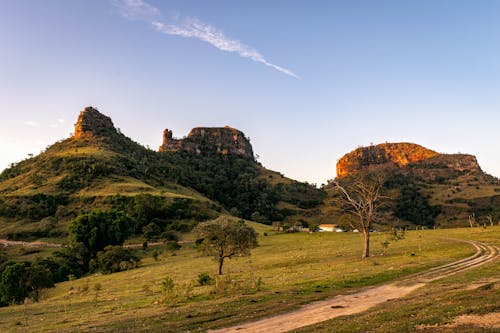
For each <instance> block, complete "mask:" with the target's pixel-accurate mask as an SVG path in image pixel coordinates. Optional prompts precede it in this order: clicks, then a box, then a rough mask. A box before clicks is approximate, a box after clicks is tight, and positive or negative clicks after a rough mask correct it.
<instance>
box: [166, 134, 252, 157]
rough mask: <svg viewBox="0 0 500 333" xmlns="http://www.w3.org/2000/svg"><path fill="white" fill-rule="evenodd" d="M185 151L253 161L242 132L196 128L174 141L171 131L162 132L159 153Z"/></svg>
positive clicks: (248, 144) (250, 147) (249, 146)
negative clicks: (237, 157) (231, 156)
mask: <svg viewBox="0 0 500 333" xmlns="http://www.w3.org/2000/svg"><path fill="white" fill-rule="evenodd" d="M179 150H183V151H187V152H192V153H195V154H198V155H200V154H222V155H234V156H239V157H243V158H246V159H251V160H253V159H254V156H253V149H252V145H251V144H250V141H249V140H248V139H247V138H246V137H245V134H243V132H241V131H239V130H237V129H235V128H232V127H229V126H225V127H196V128H193V129H192V130H191V131H190V132H189V134H188V136H187V137H186V138H184V139H175V138H173V136H172V131H171V130H169V129H165V130H164V131H163V143H162V145H161V146H160V148H159V151H160V152H167V151H179Z"/></svg>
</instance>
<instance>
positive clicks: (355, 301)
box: [209, 241, 499, 333]
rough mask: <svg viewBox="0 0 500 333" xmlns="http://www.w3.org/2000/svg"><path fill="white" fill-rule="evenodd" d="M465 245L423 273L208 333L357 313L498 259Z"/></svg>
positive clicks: (269, 329)
mask: <svg viewBox="0 0 500 333" xmlns="http://www.w3.org/2000/svg"><path fill="white" fill-rule="evenodd" d="M467 243H470V244H471V245H472V246H474V247H475V248H476V253H474V255H472V256H470V257H468V258H465V259H462V260H458V261H455V262H453V263H450V264H446V265H443V266H439V267H436V268H433V269H430V270H427V271H425V272H421V273H417V274H413V275H411V276H408V277H406V278H405V279H403V280H400V281H397V282H394V283H390V284H385V285H381V286H378V287H373V288H369V289H365V290H363V291H360V292H357V293H354V294H349V295H339V296H336V297H333V298H331V299H328V300H325V301H320V302H315V303H311V304H309V305H306V306H304V307H302V308H301V309H298V310H296V311H293V312H289V313H285V314H281V315H277V316H274V317H269V318H264V319H260V320H257V321H253V322H249V323H243V324H241V325H236V326H233V327H229V328H223V329H219V330H213V331H209V332H211V333H229V332H239V333H243V332H252V333H279V332H286V331H290V330H293V329H296V328H299V327H304V326H309V325H313V324H316V323H319V322H322V321H325V320H329V319H333V318H336V317H340V316H346V315H352V314H356V313H360V312H363V311H366V310H368V309H369V308H371V307H373V306H375V305H377V304H380V303H383V302H386V301H389V300H391V299H396V298H401V297H404V296H406V295H408V294H409V293H411V292H412V291H414V290H416V289H418V288H420V287H423V286H425V284H426V283H428V282H431V281H435V280H439V279H443V278H445V277H448V276H451V275H453V274H457V273H459V272H463V271H467V270H469V269H473V268H476V267H478V266H480V265H483V264H485V263H487V262H490V261H493V260H495V259H497V258H498V257H499V254H498V248H497V247H495V246H491V245H487V244H483V243H480V242H476V241H467Z"/></svg>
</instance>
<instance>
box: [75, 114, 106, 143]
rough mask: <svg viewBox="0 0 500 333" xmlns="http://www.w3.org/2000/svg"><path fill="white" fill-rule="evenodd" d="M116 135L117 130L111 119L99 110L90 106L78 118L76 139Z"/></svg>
mask: <svg viewBox="0 0 500 333" xmlns="http://www.w3.org/2000/svg"><path fill="white" fill-rule="evenodd" d="M110 133H116V128H115V126H114V125H113V121H112V120H111V118H110V117H108V116H105V115H103V114H102V113H100V112H99V111H98V110H97V109H95V108H93V107H91V106H88V107H86V108H85V109H84V110H83V111H82V112H80V115H79V116H78V121H77V122H76V124H75V134H74V135H73V137H74V138H75V139H80V138H89V137H95V136H106V135H109V134H110Z"/></svg>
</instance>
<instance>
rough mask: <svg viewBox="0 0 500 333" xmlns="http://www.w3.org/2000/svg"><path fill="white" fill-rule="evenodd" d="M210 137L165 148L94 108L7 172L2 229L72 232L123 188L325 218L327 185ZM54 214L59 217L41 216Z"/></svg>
mask: <svg viewBox="0 0 500 333" xmlns="http://www.w3.org/2000/svg"><path fill="white" fill-rule="evenodd" d="M205 144H210V142H208V143H207V142H204V141H201V142H200V143H197V147H198V149H199V150H200V149H201V151H203V153H201V154H197V153H193V152H190V151H183V150H181V151H167V152H161V153H158V152H155V151H152V150H150V149H147V148H145V147H143V146H141V145H140V144H138V143H136V142H134V141H133V140H131V139H130V138H128V137H126V136H125V135H123V134H122V133H120V131H119V130H117V129H116V128H115V127H114V125H113V123H112V121H111V119H110V118H109V117H107V116H105V115H103V114H101V113H100V112H98V111H97V110H96V109H94V108H91V107H89V108H86V109H85V110H84V111H83V112H82V113H81V114H80V116H79V118H78V121H77V123H76V126H75V134H74V135H73V136H72V137H71V138H68V139H65V140H61V141H59V142H57V143H55V144H54V145H52V146H50V147H48V148H47V149H46V150H45V151H44V152H43V153H41V154H40V155H38V156H35V157H32V158H29V159H27V160H24V161H22V162H20V163H17V164H13V165H12V166H11V167H10V168H8V169H6V170H4V171H3V172H2V173H1V174H0V237H10V238H37V237H43V236H45V237H47V236H54V237H57V236H58V235H64V232H65V225H66V224H67V222H68V221H69V220H70V219H72V218H74V217H75V216H76V215H77V214H78V213H79V211H80V210H82V209H90V208H99V207H102V208H113V205H114V202H116V201H114V200H113V199H112V197H113V196H116V195H120V196H126V197H129V198H130V199H129V200H134V199H133V198H134V197H135V196H140V195H151V196H154V197H161V198H164V200H165V201H168V202H172V203H174V202H176V201H179V200H184V201H186V200H187V201H189V202H190V204H189V206H190V208H189V210H191V211H193V212H194V211H195V210H198V211H199V212H201V214H198V215H197V217H196V218H201V216H205V217H207V218H209V217H213V216H216V215H218V214H219V213H220V212H221V211H222V210H224V209H225V210H226V211H227V212H229V213H231V214H233V215H236V216H239V217H243V218H247V219H254V220H257V221H260V222H265V223H271V222H272V221H276V220H279V221H281V220H290V221H291V222H290V223H294V222H295V221H297V220H299V219H301V220H304V219H311V218H313V219H314V218H317V215H318V211H317V210H316V207H317V206H318V205H319V203H321V201H322V199H323V196H324V194H323V192H322V191H320V190H318V189H316V188H314V187H313V186H311V185H309V184H306V183H300V182H296V181H294V180H291V179H287V178H285V177H283V176H281V175H280V174H278V173H276V172H272V171H269V170H267V169H265V168H264V167H262V166H261V165H260V164H258V163H257V162H255V161H254V160H253V159H250V158H243V157H241V156H239V155H232V154H218V153H214V149H213V147H204V146H203V145H205ZM205 148H206V149H205ZM209 148H210V149H209ZM215 151H216V150H215ZM196 207H197V208H196ZM46 218H51V219H55V222H54V221H51V223H50V224H49V225H48V226H44V225H43V223H39V222H40V221H42V220H43V219H46ZM193 218H194V217H193Z"/></svg>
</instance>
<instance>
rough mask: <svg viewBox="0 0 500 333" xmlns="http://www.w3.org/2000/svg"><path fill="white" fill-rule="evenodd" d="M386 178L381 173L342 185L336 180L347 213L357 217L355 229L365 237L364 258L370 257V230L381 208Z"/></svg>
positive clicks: (354, 223) (353, 223) (353, 224)
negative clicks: (382, 190) (382, 191)
mask: <svg viewBox="0 0 500 333" xmlns="http://www.w3.org/2000/svg"><path fill="white" fill-rule="evenodd" d="M384 181H385V179H384V177H383V175H382V174H380V173H370V174H367V175H365V176H364V177H357V178H355V179H354V180H353V181H352V182H350V181H346V182H342V183H344V184H341V182H340V181H339V180H334V181H333V184H334V186H335V189H336V190H338V191H340V192H341V194H342V195H341V198H340V200H341V203H342V204H343V206H347V207H348V209H346V211H347V212H348V213H350V214H352V215H354V216H355V217H356V220H355V221H354V222H352V221H351V222H350V224H351V226H352V227H353V228H356V229H359V230H360V231H361V232H362V233H363V236H364V249H363V255H362V258H368V257H369V256H370V229H371V226H372V222H373V219H374V217H375V213H376V211H377V209H378V208H379V207H380V206H381V200H380V199H381V198H382V196H381V193H380V192H381V189H382V186H383V185H384Z"/></svg>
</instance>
